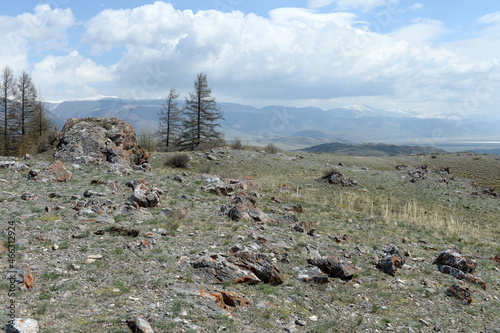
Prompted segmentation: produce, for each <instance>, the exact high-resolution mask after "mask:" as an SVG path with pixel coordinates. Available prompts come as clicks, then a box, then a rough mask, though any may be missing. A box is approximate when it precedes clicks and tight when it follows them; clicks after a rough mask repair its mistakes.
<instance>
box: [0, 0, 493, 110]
mask: <svg viewBox="0 0 500 333" xmlns="http://www.w3.org/2000/svg"><path fill="white" fill-rule="evenodd" d="M0 43H1V45H2V47H1V48H0V66H1V67H2V68H3V67H4V66H10V67H11V68H12V69H14V71H15V73H17V74H20V73H21V72H22V71H27V72H28V73H29V74H31V76H32V77H33V80H34V82H35V84H36V85H37V87H38V88H39V90H40V94H41V97H42V99H43V100H46V101H62V100H79V99H91V98H96V97H99V96H115V97H120V98H134V99H147V98H165V96H166V95H167V94H168V90H169V89H170V88H176V89H177V90H179V91H180V92H181V97H183V96H186V95H187V94H188V93H189V92H192V91H193V83H194V79H195V78H196V74H197V73H200V72H204V73H206V74H207V78H208V83H209V85H210V86H211V88H212V95H213V96H214V97H215V98H216V100H217V101H219V102H234V103H242V104H249V105H253V106H256V107H262V106H266V105H285V106H297V107H302V106H315V107H320V108H323V109H330V108H335V107H342V106H346V105H371V106H374V107H378V108H384V109H388V110H397V109H402V110H413V111H416V112H419V113H423V114H452V115H456V116H463V115H468V114H484V113H491V114H493V113H495V114H498V113H500V112H499V111H500V98H498V96H500V93H499V92H500V66H499V65H500V4H499V3H498V2H497V1H490V0H478V1H469V0H468V1H464V0H454V1H451V0H440V1H435V0H420V1H412V0H288V1H283V0H204V1H202V0H175V1H145V0H142V1H141V0H86V1H77V0H23V1H8V2H6V3H4V4H2V7H1V8H0Z"/></svg>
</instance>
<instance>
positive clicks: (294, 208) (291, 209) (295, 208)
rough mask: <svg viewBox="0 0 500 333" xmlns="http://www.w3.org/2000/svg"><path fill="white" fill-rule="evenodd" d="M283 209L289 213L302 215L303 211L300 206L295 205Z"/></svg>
mask: <svg viewBox="0 0 500 333" xmlns="http://www.w3.org/2000/svg"><path fill="white" fill-rule="evenodd" d="M284 209H285V210H286V211H289V212H294V213H298V214H302V213H303V212H304V209H303V208H302V205H301V204H299V203H298V204H295V205H289V206H285V207H284Z"/></svg>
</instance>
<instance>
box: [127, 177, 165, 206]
mask: <svg viewBox="0 0 500 333" xmlns="http://www.w3.org/2000/svg"><path fill="white" fill-rule="evenodd" d="M161 194H163V191H162V190H160V189H158V188H156V187H153V188H151V189H148V188H146V185H145V184H144V182H140V181H139V183H138V184H137V185H135V186H134V193H133V194H132V195H131V196H130V197H129V198H128V203H129V204H130V205H132V206H133V207H135V208H140V207H142V208H150V207H156V206H158V204H159V203H160V195H161Z"/></svg>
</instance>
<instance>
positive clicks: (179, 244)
mask: <svg viewBox="0 0 500 333" xmlns="http://www.w3.org/2000/svg"><path fill="white" fill-rule="evenodd" d="M171 155H172V154H152V156H151V158H150V161H149V164H150V165H149V166H148V167H147V168H143V167H141V168H133V167H130V168H116V167H113V166H112V165H111V164H108V163H107V162H104V163H101V164H78V163H72V162H67V161H65V162H55V163H54V158H53V157H51V156H50V155H40V156H34V157H33V159H32V160H23V159H18V160H13V159H11V158H7V157H3V158H1V159H0V160H1V161H0V201H1V206H0V212H1V220H2V226H3V227H2V230H0V234H1V243H0V252H1V254H0V267H1V270H2V271H3V272H7V273H6V274H5V277H6V279H4V280H2V282H1V283H0V303H2V304H6V305H8V304H11V302H15V311H16V318H23V319H25V320H27V319H32V320H34V321H35V320H36V325H38V329H33V331H39V332H45V333H49V332H88V331H92V330H93V331H96V332H153V331H154V332H500V310H499V309H500V243H499V242H498V240H499V239H500V237H499V236H500V232H499V225H498V216H499V215H500V214H499V207H500V198H499V197H498V195H497V194H496V192H495V189H491V188H486V189H485V188H482V187H481V186H480V185H477V184H475V183H474V182H473V181H468V180H463V179H461V178H460V177H457V176H456V175H454V167H453V165H447V161H448V160H447V159H448V158H452V159H455V158H456V155H453V156H452V155H449V157H447V156H448V155H443V154H440V155H438V156H437V157H431V156H418V157H417V156H415V157H398V158H383V159H377V158H356V157H343V156H333V155H326V154H324V155H314V154H307V153H304V154H302V153H301V154H300V155H299V154H296V153H278V154H267V153H265V152H260V151H258V150H253V149H252V150H250V149H248V150H232V149H230V148H220V149H214V150H212V151H207V152H194V153H189V156H190V162H189V167H188V168H186V169H175V168H171V167H167V166H165V165H164V162H165V161H166V160H167V159H168V157H169V156H171ZM461 158H462V160H463V163H476V162H477V160H475V159H474V158H475V157H474V156H472V155H463V156H461ZM482 158H484V159H486V158H488V159H491V161H490V162H491V163H497V164H496V165H497V166H498V165H499V164H500V161H498V160H496V159H495V157H493V156H491V157H485V156H483V157H482ZM434 165H435V166H434ZM150 166H151V168H150ZM438 166H439V167H438ZM447 166H448V168H446V167H447ZM498 170H499V169H497V172H498ZM9 250H11V252H13V253H14V254H13V256H12V257H11V258H10V259H9V255H8V251H9ZM13 273H14V275H15V278H14V279H11V278H12V274H13ZM13 285H14V286H15V292H14V294H11V293H10V291H11V288H12V286H13ZM9 320H10V317H9V309H6V308H4V309H3V310H2V312H1V313H0V321H1V322H2V323H4V324H6V323H7V322H8V321H9ZM19 325H21V324H19ZM33 325H34V324H33ZM24 332H29V329H25V331H24Z"/></svg>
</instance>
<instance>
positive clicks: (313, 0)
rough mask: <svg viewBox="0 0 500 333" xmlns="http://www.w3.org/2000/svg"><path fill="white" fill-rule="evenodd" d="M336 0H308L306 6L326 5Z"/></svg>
mask: <svg viewBox="0 0 500 333" xmlns="http://www.w3.org/2000/svg"><path fill="white" fill-rule="evenodd" d="M335 1H336V0H309V3H308V7H309V8H322V7H326V6H328V5H330V4H332V3H334V2H335Z"/></svg>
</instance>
